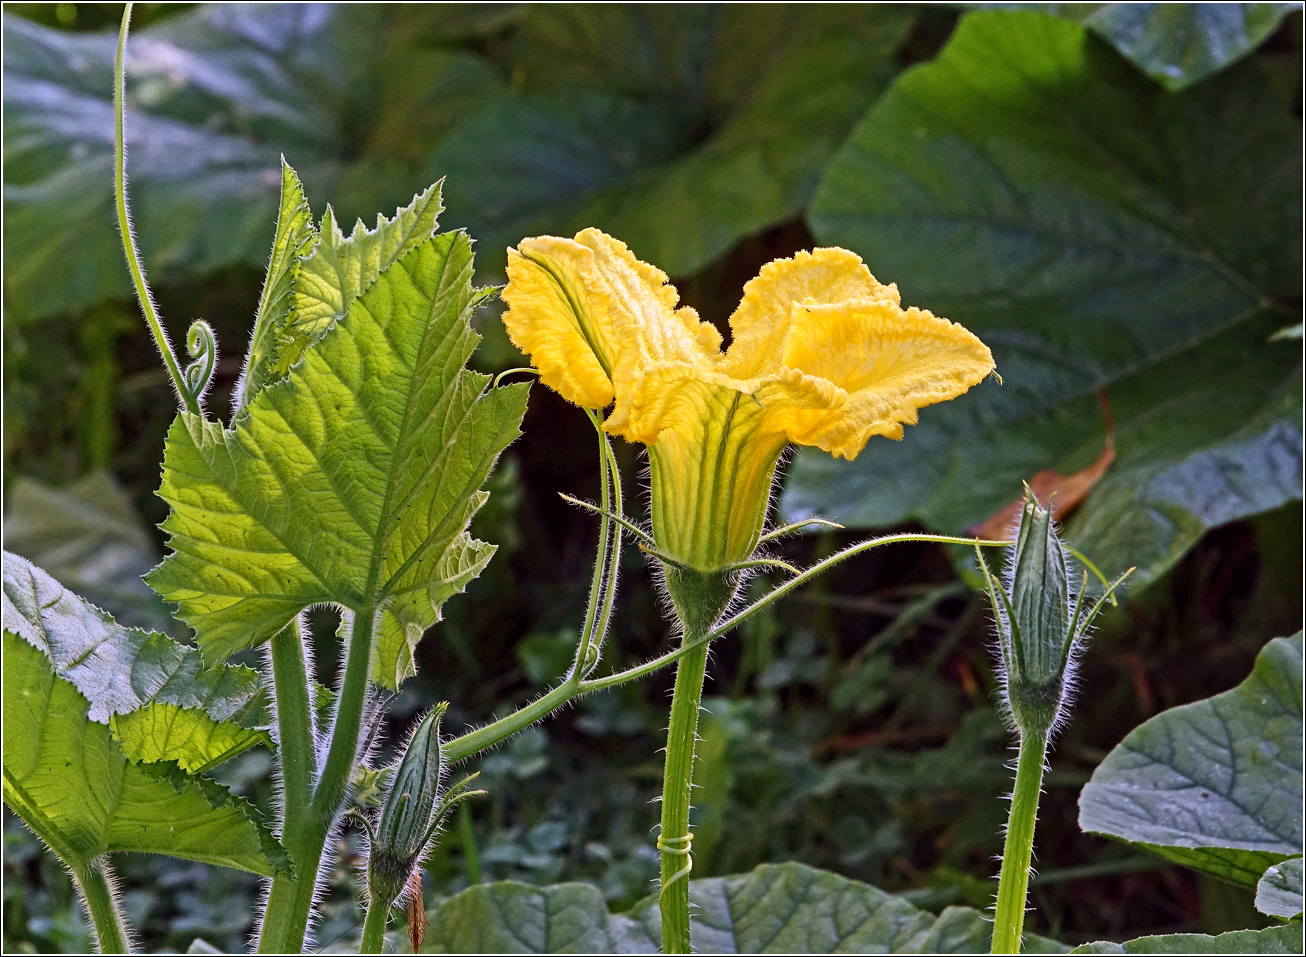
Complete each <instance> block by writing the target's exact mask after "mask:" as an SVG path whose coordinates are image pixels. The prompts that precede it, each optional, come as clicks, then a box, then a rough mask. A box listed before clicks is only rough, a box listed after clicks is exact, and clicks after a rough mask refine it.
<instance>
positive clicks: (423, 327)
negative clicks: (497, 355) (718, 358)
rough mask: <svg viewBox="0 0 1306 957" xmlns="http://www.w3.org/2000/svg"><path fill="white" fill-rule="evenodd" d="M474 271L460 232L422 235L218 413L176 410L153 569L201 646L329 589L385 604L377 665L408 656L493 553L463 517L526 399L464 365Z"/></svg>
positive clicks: (378, 606)
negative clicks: (262, 383)
mask: <svg viewBox="0 0 1306 957" xmlns="http://www.w3.org/2000/svg"><path fill="white" fill-rule="evenodd" d="M471 272H472V253H471V243H470V241H469V240H468V238H467V236H466V235H465V234H463V233H444V234H442V235H440V236H436V237H434V238H432V239H429V240H426V241H425V242H423V243H421V244H420V245H418V246H417V247H416V248H414V249H413V250H411V251H410V252H409V253H408V254H407V255H405V256H404V257H403V258H402V259H400V260H399V261H398V262H396V263H395V264H394V265H392V266H390V267H389V268H388V269H386V270H385V272H383V273H381V275H380V276H379V277H378V278H377V279H376V281H375V282H373V283H372V285H371V286H370V288H368V290H367V292H366V293H364V294H363V295H362V296H361V297H360V298H358V299H356V300H354V302H353V303H352V305H350V306H349V307H348V312H347V313H346V315H345V316H344V318H342V319H340V320H339V321H338V322H337V323H335V324H334V325H333V326H332V327H331V328H330V329H329V330H328V331H327V332H326V333H325V334H324V335H323V336H322V337H321V338H320V339H318V340H317V341H316V342H315V343H313V344H312V345H311V346H310V347H309V348H308V349H307V351H306V352H305V353H304V356H303V358H302V359H301V361H300V362H299V363H298V364H297V365H296V366H294V367H293V368H292V369H291V370H290V373H289V375H288V376H287V377H286V378H285V379H282V380H281V381H278V382H276V383H273V384H271V385H268V386H267V387H265V388H264V389H263V390H262V391H260V392H259V393H258V394H257V395H255V396H254V398H253V399H252V400H251V401H250V402H249V404H248V405H246V406H245V407H244V409H243V410H242V411H241V412H240V413H239V414H238V415H237V416H236V418H235V419H234V421H233V424H232V427H231V428H224V427H222V426H221V425H219V424H218V423H216V422H212V421H210V420H207V419H204V418H200V417H197V416H194V415H191V414H189V413H181V414H179V415H178V417H177V418H176V420H174V422H173V424H172V427H171V429H170V430H169V432H168V440H167V445H166V449H165V452H164V470H163V484H162V487H161V489H160V492H159V494H160V495H161V496H162V497H163V498H164V499H165V500H166V501H167V502H168V504H169V505H171V506H172V512H171V514H170V515H169V517H168V519H167V521H166V522H165V523H164V525H163V528H164V529H165V530H166V531H167V532H168V534H169V539H168V544H169V547H170V548H171V549H172V552H171V554H169V555H168V557H167V558H165V559H164V561H163V563H162V564H161V565H160V566H159V567H158V568H156V569H155V570H154V571H153V572H151V573H150V575H149V577H148V581H149V583H150V585H151V586H152V587H153V588H154V589H155V590H156V591H158V592H159V593H160V595H162V596H163V597H164V598H165V599H166V600H168V601H172V602H176V603H178V605H179V608H180V611H179V615H180V617H181V618H182V620H183V621H185V622H186V623H187V624H189V625H190V626H191V627H192V628H194V629H195V632H196V634H197V636H198V640H199V644H200V647H201V649H203V651H204V656H205V659H206V660H207V661H209V662H219V661H223V660H225V659H226V658H227V656H229V655H231V654H232V653H234V652H236V651H239V650H240V649H242V648H247V647H250V646H252V645H256V644H259V643H260V642H263V641H266V640H267V639H269V638H271V637H272V636H273V635H274V634H276V633H277V632H278V631H279V630H281V629H282V628H284V627H285V626H286V625H287V624H288V623H289V622H290V620H291V619H292V618H294V617H295V616H296V615H297V614H299V612H301V611H302V610H304V609H305V608H307V607H309V606H310V605H315V604H319V603H322V602H331V603H335V604H338V605H341V606H343V607H344V608H347V609H349V610H351V611H352V612H354V613H363V614H373V613H378V612H381V613H383V614H382V617H381V622H380V628H379V629H378V636H377V638H378V640H377V645H376V656H375V658H374V661H373V678H374V680H376V681H377V682H379V683H381V684H383V685H385V686H386V687H391V688H393V687H395V686H396V685H397V684H398V682H399V681H401V680H403V678H404V677H406V676H407V675H409V674H412V673H413V662H412V651H413V647H414V646H415V645H416V643H417V641H418V640H419V639H420V638H421V635H422V632H423V631H424V630H425V629H426V628H427V627H428V626H429V625H431V624H432V623H433V622H435V621H436V620H437V619H438V615H439V609H440V606H441V605H442V604H443V602H444V601H445V600H446V599H447V598H449V597H450V596H451V595H453V594H456V593H457V592H459V591H460V590H462V588H463V587H464V586H465V585H466V584H467V582H468V581H470V580H471V579H472V578H473V577H475V576H476V575H477V574H478V573H479V572H480V570H481V568H483V567H484V565H485V563H486V562H488V561H489V559H490V556H491V555H492V554H493V551H494V548H493V546H491V545H487V544H485V543H483V542H478V541H476V540H474V539H472V538H471V537H470V536H469V535H468V534H467V527H468V524H469V523H470V522H471V519H472V516H473V515H474V514H475V512H476V510H477V509H478V508H479V507H480V506H481V504H482V503H483V502H484V501H485V495H486V493H484V492H482V491H480V487H481V485H482V483H483V482H484V481H485V478H486V476H487V475H488V474H489V472H490V469H491V468H492V467H493V466H494V463H495V461H496V459H497V458H498V455H499V453H500V452H502V451H503V449H504V447H505V446H507V444H508V443H509V442H511V441H512V440H513V439H514V438H515V437H516V436H517V434H518V426H519V423H520V421H521V417H522V414H523V412H524V410H525V404H526V396H527V388H526V387H525V386H520V385H518V386H508V387H505V388H501V389H490V390H488V391H487V389H486V386H487V385H488V381H489V380H488V378H487V377H485V376H482V375H478V374H475V373H471V372H469V371H467V370H466V369H465V368H464V366H465V363H466V361H467V358H468V356H470V355H471V352H472V350H473V348H475V345H476V341H477V336H476V334H475V333H474V332H473V331H472V329H471V326H470V324H469V319H470V313H471V310H472V308H473V306H474V305H475V303H476V302H477V301H478V296H479V293H478V291H477V290H475V289H473V287H472V285H471V281H470V280H471Z"/></svg>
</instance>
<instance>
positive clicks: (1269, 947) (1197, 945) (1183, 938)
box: [1071, 921, 1302, 954]
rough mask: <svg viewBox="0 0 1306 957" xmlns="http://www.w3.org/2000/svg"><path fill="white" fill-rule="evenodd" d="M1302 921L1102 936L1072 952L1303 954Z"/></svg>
mask: <svg viewBox="0 0 1306 957" xmlns="http://www.w3.org/2000/svg"><path fill="white" fill-rule="evenodd" d="M1301 948H1302V925H1301V922H1300V921H1298V922H1296V923H1292V924H1288V925H1287V926H1284V927H1267V928H1266V929H1265V930H1231V931H1229V932H1228V933H1225V934H1216V935H1214V936H1212V935H1210V934H1158V935H1156V936H1154V937H1139V938H1137V939H1136V940H1131V941H1127V942H1125V943H1123V944H1113V943H1111V942H1109V941H1104V940H1100V941H1097V942H1096V943H1092V944H1084V945H1082V946H1080V947H1076V948H1075V949H1074V950H1072V951H1071V953H1072V954H1300V953H1301Z"/></svg>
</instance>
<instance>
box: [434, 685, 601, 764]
mask: <svg viewBox="0 0 1306 957" xmlns="http://www.w3.org/2000/svg"><path fill="white" fill-rule="evenodd" d="M581 685H582V682H581V681H580V676H579V675H575V674H573V676H572V677H570V678H568V679H567V680H565V681H564V682H562V684H560V685H558V686H557V687H556V688H554V689H553V690H551V691H548V692H546V693H545V694H543V695H541V696H540V697H538V698H536V699H535V700H534V701H532V702H531V703H530V704H528V705H526V706H524V707H522V708H520V709H518V710H517V711H514V712H513V713H512V714H509V715H507V716H505V717H502V718H500V719H499V720H498V721H492V722H490V723H489V724H487V725H486V726H485V727H483V728H477V729H476V730H475V731H468V732H467V733H466V734H461V735H459V736H458V737H456V738H453V739H452V740H450V741H446V742H445V743H444V746H443V750H444V756H445V759H446V760H447V761H448V762H449V763H450V764H457V763H458V762H459V761H463V760H465V759H467V758H470V757H471V756H472V755H473V754H478V753H480V752H481V751H484V750H485V749H486V748H492V747H494V746H495V745H496V744H498V743H499V742H500V741H503V740H504V739H506V738H510V737H512V736H513V735H514V734H516V733H517V732H518V731H522V730H524V729H526V728H529V727H530V726H531V725H533V724H534V723H535V722H536V721H539V720H540V719H541V718H543V717H545V716H546V715H548V714H550V713H551V712H553V711H555V710H557V709H558V708H561V707H562V706H563V705H564V704H566V703H567V702H568V701H570V700H571V699H572V698H574V697H576V695H577V694H578V693H579V689H580V688H581Z"/></svg>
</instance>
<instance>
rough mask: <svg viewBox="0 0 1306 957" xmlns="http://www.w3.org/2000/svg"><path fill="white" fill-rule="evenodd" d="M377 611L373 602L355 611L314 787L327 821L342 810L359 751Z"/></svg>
mask: <svg viewBox="0 0 1306 957" xmlns="http://www.w3.org/2000/svg"><path fill="white" fill-rule="evenodd" d="M377 615H378V610H377V609H375V608H372V607H370V606H368V607H364V608H361V609H359V610H358V611H357V612H356V613H353V622H352V628H351V629H350V634H349V653H348V656H347V657H346V658H345V674H344V677H343V678H341V680H340V694H339V696H338V697H337V698H336V713H335V721H334V722H333V723H332V726H331V744H330V746H329V747H328V748H327V756H326V762H325V763H324V764H323V765H322V776H321V777H320V778H319V779H318V782H317V786H316V787H315V788H314V789H313V810H314V811H315V812H316V813H317V815H318V816H319V817H321V818H323V819H324V820H327V821H332V820H334V819H335V816H336V813H337V812H338V811H339V810H340V805H341V803H342V802H343V801H344V799H345V791H346V790H347V789H348V786H349V776H350V775H351V774H352V773H353V770H354V759H355V757H356V756H357V754H358V735H359V731H360V730H361V728H362V724H363V705H364V704H366V703H367V679H368V669H369V667H370V666H371V661H372V636H373V635H374V634H375V632H376V619H377Z"/></svg>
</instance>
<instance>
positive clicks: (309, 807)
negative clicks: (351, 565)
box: [258, 609, 376, 954]
mask: <svg viewBox="0 0 1306 957" xmlns="http://www.w3.org/2000/svg"><path fill="white" fill-rule="evenodd" d="M375 625H376V613H375V612H374V611H372V610H371V609H368V610H365V611H360V612H359V613H358V614H356V615H355V616H354V617H353V628H352V631H351V634H350V636H349V654H348V657H347V658H346V659H345V673H344V677H343V678H342V679H341V682H340V694H339V696H338V697H337V698H336V714H335V722H334V724H333V726H332V731H331V744H330V747H329V748H328V750H327V758H326V763H325V764H324V765H323V768H322V775H321V777H320V778H319V779H318V782H317V787H316V788H315V789H314V790H313V792H312V797H311V799H308V798H307V797H305V798H304V799H303V803H302V804H301V805H300V806H299V808H298V809H297V812H298V813H296V812H292V811H291V810H289V808H288V810H287V817H286V828H285V830H284V831H283V835H282V840H283V842H284V843H285V845H286V850H288V851H289V852H290V856H291V858H292V860H293V862H294V866H295V872H294V874H293V875H291V876H286V875H278V876H277V877H275V878H273V880H272V889H271V891H270V892H269V894H268V904H267V908H266V910H265V911H264V914H263V923H262V927H261V929H260V931H259V939H258V951H259V953H261V954H277V953H281V954H297V953H299V952H300V951H301V950H302V949H303V946H304V936H305V935H306V934H307V933H308V921H309V917H310V916H311V914H312V911H313V894H314V890H315V888H316V884H317V875H318V869H319V867H320V865H321V863H322V851H323V849H324V847H325V846H326V839H327V835H328V834H330V833H331V828H332V826H333V825H334V824H335V822H336V816H337V815H338V813H339V811H340V806H341V804H342V803H343V802H344V799H345V796H346V793H347V791H348V787H349V777H350V774H351V773H352V771H353V768H354V759H355V757H356V756H357V753H358V736H359V731H360V729H361V727H362V723H363V705H364V704H365V703H366V701H367V671H368V664H369V662H370V659H371V653H372V635H373V633H374V630H375ZM299 653H300V655H301V656H302V653H303V652H302V646H301V648H300V652H299ZM286 657H287V658H289V655H288V654H287V655H286ZM300 661H301V666H302V661H303V659H302V657H301V658H300ZM285 668H286V670H287V671H289V670H291V669H292V668H293V665H292V664H291V663H290V662H289V661H286V662H285ZM273 674H274V676H275V677H277V678H280V677H281V673H280V672H278V671H277V649H276V648H274V649H273ZM287 678H288V679H289V675H287ZM305 681H307V675H305ZM281 690H282V689H281V686H280V684H278V686H277V694H278V720H281V710H280V695H281ZM291 695H292V697H293V696H294V692H291ZM304 697H305V700H307V687H305V693H304ZM292 720H293V719H292ZM309 727H311V725H309ZM283 741H284V739H283ZM283 747H284V744H283ZM312 753H313V752H312V750H311V749H310V752H309V754H310V760H312V758H311V755H312ZM296 773H297V774H298V773H299V772H298V771H297V772H296ZM288 784H289V776H287V785H288ZM289 797H290V795H289V790H288V791H287V805H289V803H290V800H289ZM292 822H294V824H295V827H294V828H293V829H292V828H291V823H292Z"/></svg>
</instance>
